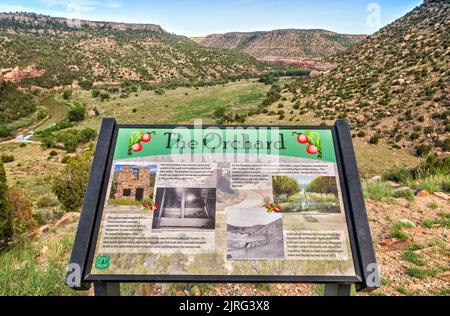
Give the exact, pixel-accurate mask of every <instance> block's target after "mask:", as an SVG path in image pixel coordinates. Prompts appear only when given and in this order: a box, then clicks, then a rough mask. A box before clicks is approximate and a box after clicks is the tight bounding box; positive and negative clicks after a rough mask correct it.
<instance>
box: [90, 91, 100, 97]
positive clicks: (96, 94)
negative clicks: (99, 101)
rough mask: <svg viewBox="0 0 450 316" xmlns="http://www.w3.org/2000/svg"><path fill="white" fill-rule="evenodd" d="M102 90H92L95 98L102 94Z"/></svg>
mask: <svg viewBox="0 0 450 316" xmlns="http://www.w3.org/2000/svg"><path fill="white" fill-rule="evenodd" d="M100 93H101V92H100V90H92V92H91V95H92V97H94V98H97V97H98V96H99V95H100Z"/></svg>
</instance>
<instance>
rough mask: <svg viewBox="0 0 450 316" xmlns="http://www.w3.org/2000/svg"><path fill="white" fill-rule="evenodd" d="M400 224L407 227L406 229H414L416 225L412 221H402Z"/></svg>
mask: <svg viewBox="0 0 450 316" xmlns="http://www.w3.org/2000/svg"><path fill="white" fill-rule="evenodd" d="M400 223H401V224H402V225H405V226H407V227H414V228H416V224H415V223H414V222H413V221H410V220H409V219H402V220H400Z"/></svg>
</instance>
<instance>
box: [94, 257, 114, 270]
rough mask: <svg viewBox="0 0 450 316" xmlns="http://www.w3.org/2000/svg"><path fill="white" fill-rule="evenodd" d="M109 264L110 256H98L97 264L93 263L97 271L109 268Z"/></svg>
mask: <svg viewBox="0 0 450 316" xmlns="http://www.w3.org/2000/svg"><path fill="white" fill-rule="evenodd" d="M110 262H111V257H110V256H98V257H97V262H96V263H95V268H97V269H98V270H106V269H108V268H109V265H110Z"/></svg>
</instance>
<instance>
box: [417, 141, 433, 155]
mask: <svg viewBox="0 0 450 316" xmlns="http://www.w3.org/2000/svg"><path fill="white" fill-rule="evenodd" d="M431 149H432V147H431V146H430V145H428V144H422V145H419V146H417V147H416V154H417V156H418V157H422V156H425V155H428V154H429V153H430V152H431Z"/></svg>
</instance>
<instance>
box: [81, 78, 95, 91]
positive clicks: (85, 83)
mask: <svg viewBox="0 0 450 316" xmlns="http://www.w3.org/2000/svg"><path fill="white" fill-rule="evenodd" d="M93 85H94V83H93V82H92V81H90V80H84V81H81V82H80V87H81V89H83V90H91V89H92V86H93Z"/></svg>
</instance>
